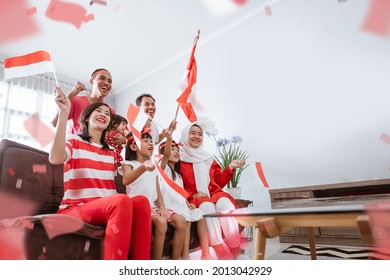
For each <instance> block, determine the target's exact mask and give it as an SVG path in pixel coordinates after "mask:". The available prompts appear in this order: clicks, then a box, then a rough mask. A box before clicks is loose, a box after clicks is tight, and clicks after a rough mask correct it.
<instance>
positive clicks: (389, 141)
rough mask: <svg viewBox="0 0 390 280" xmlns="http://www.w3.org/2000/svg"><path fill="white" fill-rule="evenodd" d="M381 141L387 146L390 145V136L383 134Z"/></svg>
mask: <svg viewBox="0 0 390 280" xmlns="http://www.w3.org/2000/svg"><path fill="white" fill-rule="evenodd" d="M379 139H380V140H382V141H383V142H385V143H387V144H390V136H389V135H387V134H386V133H382V134H381V136H380V137H379Z"/></svg>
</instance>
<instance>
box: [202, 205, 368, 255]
mask: <svg viewBox="0 0 390 280" xmlns="http://www.w3.org/2000/svg"><path fill="white" fill-rule="evenodd" d="M204 217H205V218H206V219H212V218H223V217H235V218H236V219H237V221H238V222H239V223H240V224H241V225H242V226H252V227H255V228H256V232H255V236H256V237H255V243H254V252H255V254H254V259H256V260H263V259H264V257H265V248H266V239H267V238H274V237H276V236H278V235H280V234H282V233H284V232H286V231H288V230H290V229H293V228H296V227H303V228H306V230H307V236H308V239H309V245H310V255H311V259H313V260H315V259H316V258H317V256H316V246H315V235H314V230H313V228H315V227H335V228H342V227H356V228H358V229H359V230H360V231H361V233H362V234H363V235H370V229H369V226H368V217H367V215H366V212H365V207H364V204H361V205H334V206H320V207H303V208H284V209H263V208H256V207H249V208H241V209H236V210H234V211H231V212H229V213H218V212H217V213H211V214H207V215H204Z"/></svg>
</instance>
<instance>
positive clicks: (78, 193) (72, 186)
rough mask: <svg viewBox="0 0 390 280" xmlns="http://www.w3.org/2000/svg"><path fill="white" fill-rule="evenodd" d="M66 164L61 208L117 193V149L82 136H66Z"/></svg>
mask: <svg viewBox="0 0 390 280" xmlns="http://www.w3.org/2000/svg"><path fill="white" fill-rule="evenodd" d="M65 151H66V160H65V163H64V197H63V199H62V202H61V205H60V207H59V209H60V210H62V209H65V208H68V207H70V206H77V205H82V204H84V203H86V202H88V201H91V200H94V199H96V198H99V197H105V196H109V195H113V194H116V193H117V191H116V187H115V181H114V177H115V174H116V167H115V152H114V151H112V150H107V149H105V150H103V149H102V145H98V144H95V143H89V142H87V141H85V140H83V139H82V138H81V137H80V136H78V135H75V134H70V135H68V137H67V141H66V145H65Z"/></svg>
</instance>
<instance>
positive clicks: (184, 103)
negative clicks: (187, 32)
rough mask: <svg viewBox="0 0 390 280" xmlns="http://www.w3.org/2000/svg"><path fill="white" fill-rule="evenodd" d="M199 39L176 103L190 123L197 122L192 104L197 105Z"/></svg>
mask: <svg viewBox="0 0 390 280" xmlns="http://www.w3.org/2000/svg"><path fill="white" fill-rule="evenodd" d="M198 39H199V32H198V36H196V37H195V42H194V46H193V47H192V51H191V56H190V61H189V62H188V65H187V69H186V72H185V74H184V79H183V82H182V89H181V95H180V96H179V98H178V99H176V101H177V102H178V103H179V106H180V107H181V109H182V110H183V112H184V114H185V115H186V117H187V119H188V120H189V121H190V122H195V121H196V120H197V117H196V114H195V111H194V108H193V107H192V103H195V83H196V71H197V70H196V60H195V49H196V44H197V42H198Z"/></svg>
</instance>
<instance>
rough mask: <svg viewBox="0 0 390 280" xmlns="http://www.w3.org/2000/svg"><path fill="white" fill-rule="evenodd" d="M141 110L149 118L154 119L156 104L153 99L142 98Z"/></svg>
mask: <svg viewBox="0 0 390 280" xmlns="http://www.w3.org/2000/svg"><path fill="white" fill-rule="evenodd" d="M141 108H142V110H143V111H144V112H145V113H146V114H148V115H149V116H150V117H151V118H153V117H154V114H155V113H156V103H155V102H154V100H153V98H151V97H147V96H144V97H143V98H142V100H141Z"/></svg>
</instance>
